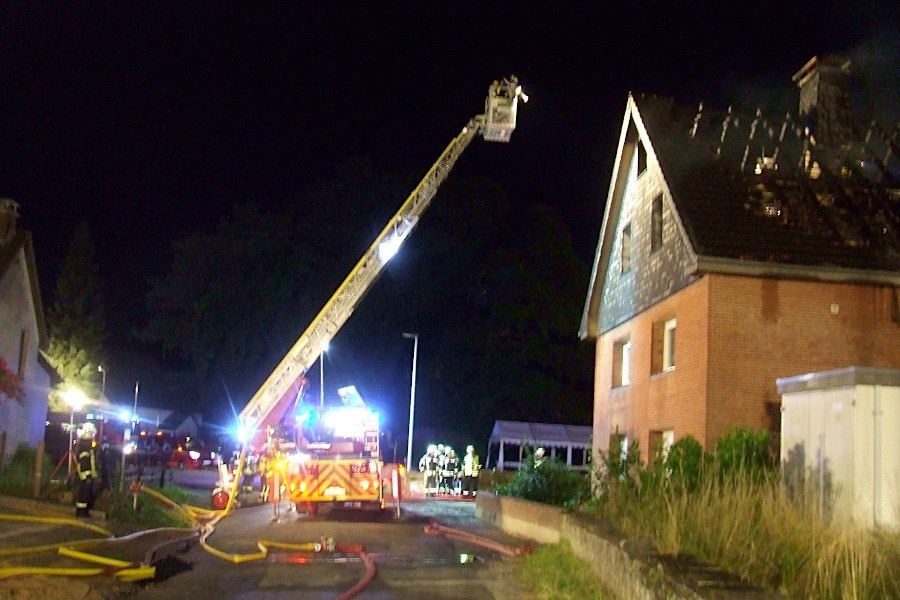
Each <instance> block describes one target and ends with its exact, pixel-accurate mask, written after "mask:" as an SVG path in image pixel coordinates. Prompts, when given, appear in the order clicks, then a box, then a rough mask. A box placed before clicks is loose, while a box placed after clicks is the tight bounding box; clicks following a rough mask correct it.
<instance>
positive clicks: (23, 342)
mask: <svg viewBox="0 0 900 600" xmlns="http://www.w3.org/2000/svg"><path fill="white" fill-rule="evenodd" d="M28 350H29V348H28V331H27V330H25V329H23V330H22V335H21V336H19V378H20V379H24V378H25V369H26V368H27V367H28Z"/></svg>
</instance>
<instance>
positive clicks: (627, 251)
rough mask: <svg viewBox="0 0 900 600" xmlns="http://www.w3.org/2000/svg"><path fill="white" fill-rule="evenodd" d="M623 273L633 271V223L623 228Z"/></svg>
mask: <svg viewBox="0 0 900 600" xmlns="http://www.w3.org/2000/svg"><path fill="white" fill-rule="evenodd" d="M621 251H622V272H623V273H627V272H628V271H630V270H631V223H629V224H628V225H626V226H625V227H624V228H622V248H621Z"/></svg>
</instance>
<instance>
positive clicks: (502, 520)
mask: <svg viewBox="0 0 900 600" xmlns="http://www.w3.org/2000/svg"><path fill="white" fill-rule="evenodd" d="M475 516H476V517H477V518H479V519H481V520H482V521H485V522H486V523H490V524H491V525H493V526H494V527H496V528H498V529H502V530H503V531H505V532H506V533H509V534H511V535H515V536H517V537H520V538H524V539H527V540H533V541H535V542H540V543H541V544H556V543H557V542H559V539H560V537H559V532H560V528H561V526H562V513H561V511H560V510H559V509H557V508H555V507H553V506H549V505H547V504H541V503H539V502H529V501H528V500H519V499H517V498H510V497H508V496H498V495H497V494H493V493H491V492H479V493H478V498H477V500H476V502H475Z"/></svg>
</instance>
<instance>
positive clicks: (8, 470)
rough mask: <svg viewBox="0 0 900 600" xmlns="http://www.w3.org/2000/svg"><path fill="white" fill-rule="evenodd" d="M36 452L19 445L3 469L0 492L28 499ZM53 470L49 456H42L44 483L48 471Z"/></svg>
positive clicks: (30, 492) (24, 445)
mask: <svg viewBox="0 0 900 600" xmlns="http://www.w3.org/2000/svg"><path fill="white" fill-rule="evenodd" d="M36 455H37V450H35V449H34V448H32V447H31V446H29V445H28V444H19V446H18V448H16V451H15V452H14V453H13V455H12V457H11V458H10V460H9V463H8V464H7V465H6V466H5V467H4V469H3V475H2V476H0V492H2V493H4V494H9V495H11V496H21V497H23V498H30V497H31V495H32V492H33V489H32V486H33V485H34V459H35V456H36ZM52 468H53V462H52V461H51V459H50V456H49V455H47V454H45V455H44V462H43V470H44V477H43V479H42V481H44V482H46V481H47V480H48V479H49V477H50V471H51V469H52Z"/></svg>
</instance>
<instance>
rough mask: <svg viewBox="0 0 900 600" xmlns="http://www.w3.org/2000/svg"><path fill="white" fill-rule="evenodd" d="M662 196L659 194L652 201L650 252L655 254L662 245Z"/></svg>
mask: <svg viewBox="0 0 900 600" xmlns="http://www.w3.org/2000/svg"><path fill="white" fill-rule="evenodd" d="M663 218H664V215H663V196H662V194H659V195H658V196H657V197H656V198H654V199H653V208H652V213H651V224H650V225H651V226H650V230H651V231H650V234H651V235H650V251H651V252H656V251H657V250H659V249H660V248H662V244H663Z"/></svg>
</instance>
